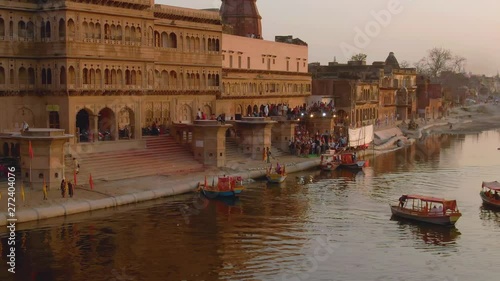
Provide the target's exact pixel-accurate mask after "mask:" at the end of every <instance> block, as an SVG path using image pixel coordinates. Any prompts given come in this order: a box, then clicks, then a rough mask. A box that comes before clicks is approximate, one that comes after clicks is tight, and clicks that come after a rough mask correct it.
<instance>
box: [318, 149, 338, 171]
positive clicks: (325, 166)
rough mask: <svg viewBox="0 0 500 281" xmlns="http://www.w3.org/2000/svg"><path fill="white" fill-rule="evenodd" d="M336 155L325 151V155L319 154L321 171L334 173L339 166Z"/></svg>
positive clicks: (333, 152) (331, 151) (333, 151)
mask: <svg viewBox="0 0 500 281" xmlns="http://www.w3.org/2000/svg"><path fill="white" fill-rule="evenodd" d="M338 159H339V157H338V155H336V154H335V150H327V151H326V153H324V154H321V162H320V164H319V165H320V167H321V170H323V171H334V170H335V169H337V168H338V166H339V165H340V161H339V160H338Z"/></svg>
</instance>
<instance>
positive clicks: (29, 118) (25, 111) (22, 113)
mask: <svg viewBox="0 0 500 281" xmlns="http://www.w3.org/2000/svg"><path fill="white" fill-rule="evenodd" d="M14 120H15V122H19V124H22V123H23V121H26V123H28V126H30V127H36V126H35V125H36V124H35V117H34V115H33V111H31V109H29V108H27V107H22V108H20V109H18V110H17V112H16V115H15V117H14Z"/></svg>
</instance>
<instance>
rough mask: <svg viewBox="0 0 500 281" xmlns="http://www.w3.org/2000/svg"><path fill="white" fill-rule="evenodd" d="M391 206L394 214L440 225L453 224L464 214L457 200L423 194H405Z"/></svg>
mask: <svg viewBox="0 0 500 281" xmlns="http://www.w3.org/2000/svg"><path fill="white" fill-rule="evenodd" d="M390 207H391V212H392V215H393V216H397V217H400V218H405V219H410V220H415V221H420V222H426V223H432V224H438V225H446V226H453V225H455V223H456V222H457V220H458V219H459V218H460V217H461V216H462V214H461V213H460V211H459V210H458V207H457V201H456V200H446V199H441V198H435V197H428V196H422V195H403V196H401V197H400V198H399V204H398V205H391V206H390Z"/></svg>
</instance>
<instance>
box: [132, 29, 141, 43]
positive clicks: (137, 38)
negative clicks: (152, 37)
mask: <svg viewBox="0 0 500 281" xmlns="http://www.w3.org/2000/svg"><path fill="white" fill-rule="evenodd" d="M134 36H135V41H137V42H141V41H142V32H141V28H140V27H137V28H136V29H135V35H134Z"/></svg>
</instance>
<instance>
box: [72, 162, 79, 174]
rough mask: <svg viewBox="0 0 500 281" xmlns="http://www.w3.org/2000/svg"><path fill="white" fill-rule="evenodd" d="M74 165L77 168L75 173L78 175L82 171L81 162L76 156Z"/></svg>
mask: <svg viewBox="0 0 500 281" xmlns="http://www.w3.org/2000/svg"><path fill="white" fill-rule="evenodd" d="M73 167H74V169H75V173H76V174H77V175H78V173H79V172H80V164H79V163H78V160H76V158H73Z"/></svg>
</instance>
